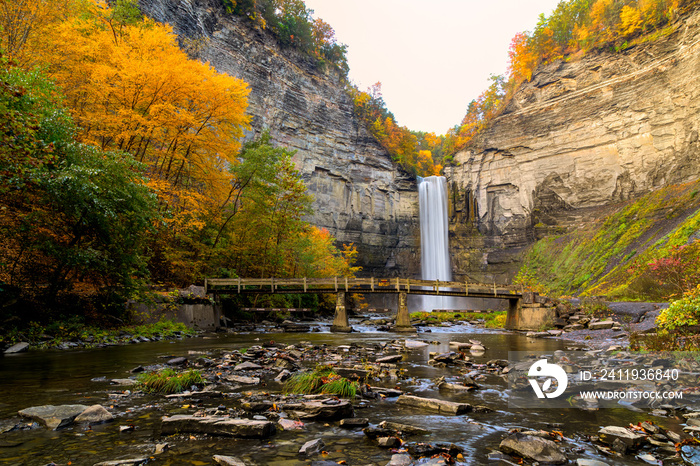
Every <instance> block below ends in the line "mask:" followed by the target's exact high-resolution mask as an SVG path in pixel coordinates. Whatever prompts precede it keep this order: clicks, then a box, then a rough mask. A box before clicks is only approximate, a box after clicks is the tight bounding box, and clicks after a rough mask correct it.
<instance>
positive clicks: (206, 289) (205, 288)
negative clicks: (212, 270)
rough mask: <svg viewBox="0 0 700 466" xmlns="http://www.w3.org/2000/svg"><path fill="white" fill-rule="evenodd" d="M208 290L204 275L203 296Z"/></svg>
mask: <svg viewBox="0 0 700 466" xmlns="http://www.w3.org/2000/svg"><path fill="white" fill-rule="evenodd" d="M208 290H209V288H208V287H207V278H206V277H204V295H205V296H206V294H207V291H208Z"/></svg>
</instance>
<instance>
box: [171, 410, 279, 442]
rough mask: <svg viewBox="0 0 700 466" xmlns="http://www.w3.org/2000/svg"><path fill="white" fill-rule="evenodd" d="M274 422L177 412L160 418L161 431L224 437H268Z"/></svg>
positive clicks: (272, 430)
mask: <svg viewBox="0 0 700 466" xmlns="http://www.w3.org/2000/svg"><path fill="white" fill-rule="evenodd" d="M275 430H276V429H275V424H274V423H272V422H270V421H256V420H250V419H231V418H227V417H223V416H205V417H197V416H192V415H184V414H178V415H175V416H164V417H163V418H162V424H161V433H162V434H163V435H171V434H177V433H191V434H208V435H219V436H224V437H241V438H268V437H271V436H272V435H274V433H275Z"/></svg>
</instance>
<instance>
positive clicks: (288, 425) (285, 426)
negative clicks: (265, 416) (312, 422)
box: [277, 419, 304, 430]
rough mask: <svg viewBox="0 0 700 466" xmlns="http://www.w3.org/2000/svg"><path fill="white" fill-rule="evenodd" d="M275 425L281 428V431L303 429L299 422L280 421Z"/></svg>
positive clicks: (302, 424)
mask: <svg viewBox="0 0 700 466" xmlns="http://www.w3.org/2000/svg"><path fill="white" fill-rule="evenodd" d="M277 424H278V425H279V426H280V427H281V428H282V430H302V429H304V423H303V422H301V421H294V420H292V419H280V420H279V421H277Z"/></svg>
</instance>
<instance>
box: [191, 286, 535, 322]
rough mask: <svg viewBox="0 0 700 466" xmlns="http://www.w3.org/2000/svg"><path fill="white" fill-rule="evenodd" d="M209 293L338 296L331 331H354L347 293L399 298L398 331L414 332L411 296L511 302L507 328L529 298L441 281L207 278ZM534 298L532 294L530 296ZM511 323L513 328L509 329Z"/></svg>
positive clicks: (514, 291)
mask: <svg viewBox="0 0 700 466" xmlns="http://www.w3.org/2000/svg"><path fill="white" fill-rule="evenodd" d="M204 287H205V289H206V292H207V293H209V294H214V295H232V294H300V293H331V294H337V300H336V310H335V318H334V319H333V325H332V327H331V330H332V331H334V332H349V331H352V328H351V327H350V325H349V323H348V317H347V312H346V309H345V293H389V294H398V296H399V307H398V313H397V316H396V326H395V327H394V329H395V330H396V331H409V332H413V331H415V329H414V328H413V327H412V326H411V322H410V318H409V315H408V307H407V306H406V296H407V295H409V294H418V295H432V296H462V297H470V298H491V299H505V300H508V303H509V310H508V318H507V320H506V326H507V327H509V328H515V326H513V325H512V324H513V323H514V319H516V318H517V315H518V311H519V310H520V307H521V300H522V298H523V296H524V295H527V293H525V291H524V290H523V288H522V287H521V286H516V285H497V284H496V283H493V284H484V283H469V282H452V281H440V280H416V279H408V278H374V277H370V278H349V277H332V278H207V279H205V281H204ZM530 294H532V293H530ZM509 323H511V325H509Z"/></svg>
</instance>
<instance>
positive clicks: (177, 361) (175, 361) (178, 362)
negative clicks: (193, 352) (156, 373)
mask: <svg viewBox="0 0 700 466" xmlns="http://www.w3.org/2000/svg"><path fill="white" fill-rule="evenodd" d="M166 364H167V365H168V366H185V365H187V358H182V357H180V358H172V359H170V360H168V362H167V363H166Z"/></svg>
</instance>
